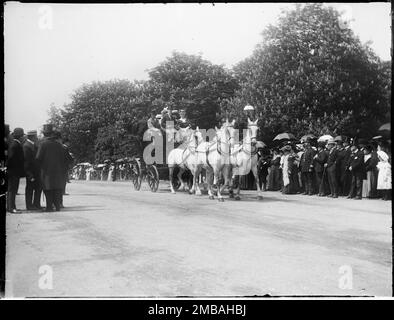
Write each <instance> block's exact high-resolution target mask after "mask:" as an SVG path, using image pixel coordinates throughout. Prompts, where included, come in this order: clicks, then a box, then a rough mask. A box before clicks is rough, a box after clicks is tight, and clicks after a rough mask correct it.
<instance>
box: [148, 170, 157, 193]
mask: <svg viewBox="0 0 394 320" xmlns="http://www.w3.org/2000/svg"><path fill="white" fill-rule="evenodd" d="M146 180H147V182H148V184H149V188H150V190H151V191H152V192H156V191H157V189H158V188H159V181H160V180H159V172H158V171H157V168H156V166H149V167H148V170H147V175H146Z"/></svg>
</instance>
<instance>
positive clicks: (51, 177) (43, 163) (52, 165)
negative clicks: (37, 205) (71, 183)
mask: <svg viewBox="0 0 394 320" xmlns="http://www.w3.org/2000/svg"><path fill="white" fill-rule="evenodd" d="M36 159H37V160H38V161H39V163H40V169H41V181H42V185H43V189H44V190H55V189H62V188H63V186H64V183H65V182H64V181H65V179H66V176H65V174H64V173H65V172H66V170H67V168H68V165H69V160H68V156H67V154H66V150H65V148H64V147H63V145H62V144H61V143H59V142H58V141H56V140H55V139H52V138H48V139H45V140H43V141H42V142H41V143H40V147H39V149H38V152H37V156H36Z"/></svg>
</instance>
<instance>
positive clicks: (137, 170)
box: [130, 160, 142, 190]
mask: <svg viewBox="0 0 394 320" xmlns="http://www.w3.org/2000/svg"><path fill="white" fill-rule="evenodd" d="M130 166H131V172H130V174H131V181H132V182H133V185H134V189H135V190H140V189H141V182H142V169H141V163H140V161H138V160H135V161H133V162H132V163H131V164H130Z"/></svg>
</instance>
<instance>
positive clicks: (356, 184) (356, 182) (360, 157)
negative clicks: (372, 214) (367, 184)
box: [347, 145, 366, 200]
mask: <svg viewBox="0 0 394 320" xmlns="http://www.w3.org/2000/svg"><path fill="white" fill-rule="evenodd" d="M351 151H352V155H351V157H350V163H349V171H350V172H351V174H352V183H351V186H350V193H349V196H348V197H347V198H348V199H355V200H361V198H362V188H363V180H364V179H365V178H366V172H365V165H364V152H362V151H361V150H360V149H359V148H358V147H357V145H352V146H351Z"/></svg>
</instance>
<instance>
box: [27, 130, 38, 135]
mask: <svg viewBox="0 0 394 320" xmlns="http://www.w3.org/2000/svg"><path fill="white" fill-rule="evenodd" d="M26 135H27V136H36V135H37V130H29V131H27V133H26Z"/></svg>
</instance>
